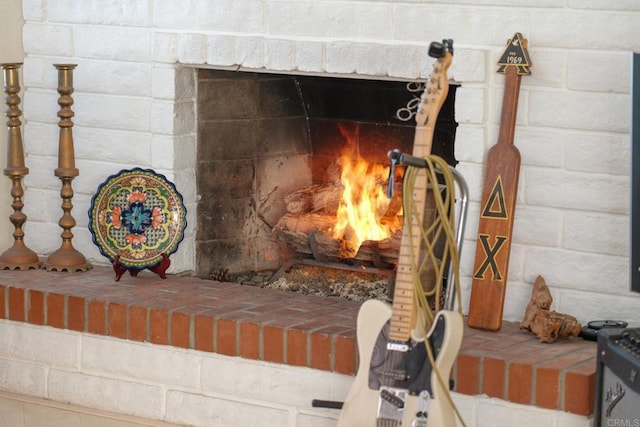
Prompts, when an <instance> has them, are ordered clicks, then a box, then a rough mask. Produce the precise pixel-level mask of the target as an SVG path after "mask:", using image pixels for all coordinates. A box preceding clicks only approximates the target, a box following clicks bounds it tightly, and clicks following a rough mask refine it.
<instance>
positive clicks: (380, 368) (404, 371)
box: [368, 317, 446, 396]
mask: <svg viewBox="0 0 640 427" xmlns="http://www.w3.org/2000/svg"><path fill="white" fill-rule="evenodd" d="M389 327H390V321H387V323H385V325H384V326H383V328H382V330H381V331H380V333H379V334H378V338H377V339H376V343H375V345H374V348H373V352H372V355H371V363H370V364H369V381H368V385H369V388H370V389H372V390H379V389H380V388H381V387H384V386H387V387H391V388H397V389H404V390H407V391H408V392H409V394H411V395H413V396H416V395H418V394H420V392H422V391H427V392H428V393H429V394H430V395H433V390H431V381H430V378H431V373H432V371H433V369H432V366H431V364H430V363H429V358H428V357H427V350H426V347H425V345H424V342H423V341H417V340H413V339H412V340H411V341H410V342H408V343H406V344H407V346H408V350H407V351H397V350H389V349H388V348H387V344H388V343H389V338H388V335H389ZM445 328H446V325H445V320H444V318H443V317H438V318H437V320H436V324H435V325H434V328H433V330H432V331H431V334H430V336H429V337H428V342H429V344H430V346H431V348H432V349H433V357H434V358H435V359H437V357H438V352H439V350H440V348H441V347H442V344H443V341H444V334H445Z"/></svg>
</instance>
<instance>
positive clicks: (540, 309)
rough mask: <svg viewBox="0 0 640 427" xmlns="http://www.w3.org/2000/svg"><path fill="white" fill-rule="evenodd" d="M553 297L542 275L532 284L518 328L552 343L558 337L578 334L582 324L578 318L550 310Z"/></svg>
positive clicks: (565, 337)
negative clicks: (527, 302) (529, 297)
mask: <svg viewBox="0 0 640 427" xmlns="http://www.w3.org/2000/svg"><path fill="white" fill-rule="evenodd" d="M552 302H553V298H552V297H551V292H549V287H548V286H547V284H546V283H545V281H544V279H543V278H542V276H538V277H537V278H536V281H535V282H534V284H533V290H532V292H531V299H530V300H529V304H527V308H526V310H525V313H524V317H523V319H522V322H520V329H527V330H529V331H531V332H533V334H534V335H536V336H537V337H538V338H539V339H540V342H543V343H552V342H554V341H555V340H557V339H558V338H563V339H567V338H569V337H571V336H574V337H575V336H578V334H579V333H580V331H581V329H582V326H581V325H580V323H578V320H577V319H576V318H575V317H573V316H571V315H568V314H562V313H557V312H555V311H550V310H549V308H550V307H551V303H552Z"/></svg>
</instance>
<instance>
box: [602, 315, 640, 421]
mask: <svg viewBox="0 0 640 427" xmlns="http://www.w3.org/2000/svg"><path fill="white" fill-rule="evenodd" d="M597 360H598V366H597V369H596V399H595V427H640V328H626V329H622V328H606V329H601V330H600V331H599V333H598V358H597Z"/></svg>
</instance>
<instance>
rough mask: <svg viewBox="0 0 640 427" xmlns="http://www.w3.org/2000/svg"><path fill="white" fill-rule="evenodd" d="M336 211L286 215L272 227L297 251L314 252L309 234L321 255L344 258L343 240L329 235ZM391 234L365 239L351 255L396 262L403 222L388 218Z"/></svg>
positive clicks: (359, 258)
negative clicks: (384, 237)
mask: <svg viewBox="0 0 640 427" xmlns="http://www.w3.org/2000/svg"><path fill="white" fill-rule="evenodd" d="M335 222H336V217H335V214H322V213H307V214H291V213H288V214H285V215H284V216H283V217H282V218H281V219H280V221H278V223H277V224H276V225H275V227H274V228H273V232H274V233H275V235H276V236H277V238H278V240H279V241H281V242H283V243H285V244H286V245H287V246H288V247H289V248H291V249H293V250H294V251H295V252H297V253H302V254H313V248H312V247H311V245H310V236H313V240H314V243H315V245H316V249H317V251H318V252H319V253H321V254H322V255H324V256H327V257H332V258H335V259H343V258H344V257H343V255H342V252H341V250H342V245H343V241H342V240H337V239H334V238H333V237H332V229H333V227H334V225H335ZM389 224H390V226H391V229H392V230H393V231H392V234H391V237H389V238H388V239H385V240H381V241H378V242H373V241H366V242H364V243H363V244H362V246H361V247H360V249H359V250H358V251H357V253H356V254H354V256H353V257H352V258H353V259H356V260H358V261H365V262H377V261H378V260H381V261H383V262H386V263H389V264H396V262H397V259H398V253H399V250H400V240H401V237H402V224H401V223H400V222H399V221H397V220H396V221H395V223H394V222H393V221H391V219H390V220H389Z"/></svg>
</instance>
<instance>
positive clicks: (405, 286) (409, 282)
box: [390, 120, 435, 342]
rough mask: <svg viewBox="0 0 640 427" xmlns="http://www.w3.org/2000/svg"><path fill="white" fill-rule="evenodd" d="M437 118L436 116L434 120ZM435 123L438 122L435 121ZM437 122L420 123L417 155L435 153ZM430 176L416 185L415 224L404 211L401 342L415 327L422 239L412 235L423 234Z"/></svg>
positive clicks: (397, 321)
mask: <svg viewBox="0 0 640 427" xmlns="http://www.w3.org/2000/svg"><path fill="white" fill-rule="evenodd" d="M433 122H435V120H433ZM433 124H434V125H435V123H433ZM433 132H434V126H432V125H431V124H429V125H425V126H418V127H416V133H415V138H414V143H413V144H414V145H413V155H414V156H416V157H426V156H428V155H429V154H431V142H432V141H433ZM427 183H428V181H427V177H426V175H425V174H424V173H423V172H421V173H418V174H417V176H416V179H415V181H414V186H413V189H412V190H413V201H414V206H415V215H414V216H413V218H412V221H411V227H408V226H407V222H406V218H407V215H412V214H413V213H412V212H404V217H405V225H404V227H403V229H402V239H401V241H400V254H399V256H398V268H397V272H396V282H395V290H394V294H393V305H392V315H391V325H390V326H391V328H390V339H391V340H393V341H398V342H406V341H408V340H409V339H410V337H411V331H413V330H414V329H415V325H416V317H417V308H416V304H415V300H414V292H415V289H414V278H413V262H412V257H413V254H417V253H418V252H419V250H420V239H418V238H416V239H414V241H413V242H412V241H411V239H410V235H411V236H416V237H417V236H420V234H421V230H420V229H421V227H422V224H423V218H424V208H425V199H426V194H427Z"/></svg>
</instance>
